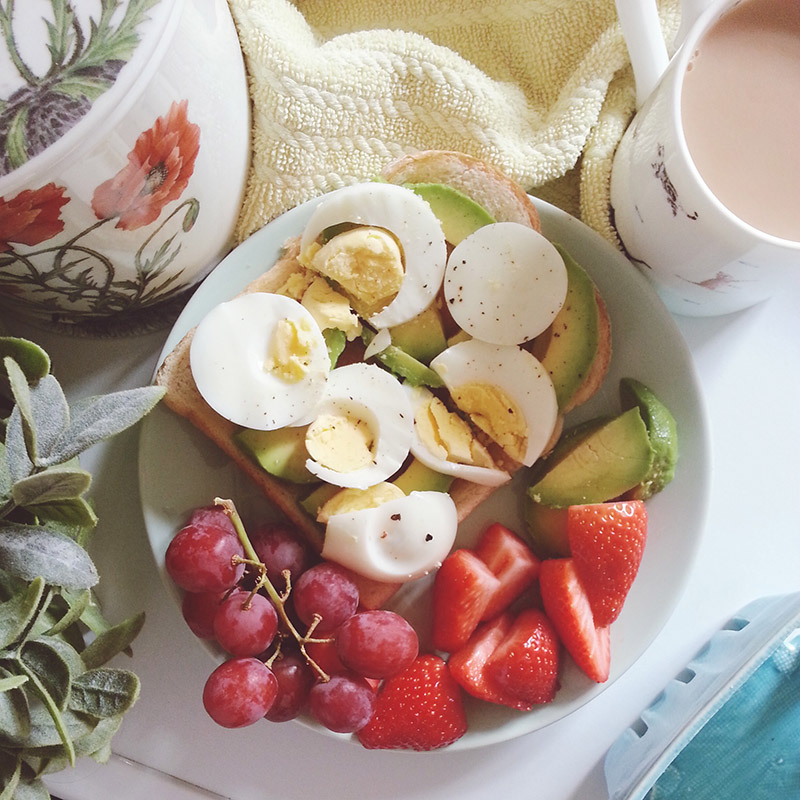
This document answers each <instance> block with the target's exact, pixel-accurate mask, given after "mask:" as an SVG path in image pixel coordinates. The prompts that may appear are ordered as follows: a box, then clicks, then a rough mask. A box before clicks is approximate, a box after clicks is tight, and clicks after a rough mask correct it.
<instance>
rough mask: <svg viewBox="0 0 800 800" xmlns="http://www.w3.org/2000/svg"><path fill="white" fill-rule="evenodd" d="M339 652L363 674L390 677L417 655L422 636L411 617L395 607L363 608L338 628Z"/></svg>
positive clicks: (342, 658)
mask: <svg viewBox="0 0 800 800" xmlns="http://www.w3.org/2000/svg"><path fill="white" fill-rule="evenodd" d="M336 652H337V653H338V654H339V658H340V659H341V661H342V663H343V664H344V665H345V666H346V667H347V668H349V669H351V670H353V671H354V672H357V673H358V674H359V675H363V676H364V677H366V678H388V677H389V676H390V675H394V674H395V673H397V672H400V671H401V670H404V669H405V668H406V667H407V666H409V665H410V664H411V662H412V661H413V660H414V659H415V658H416V657H417V654H418V653H419V639H418V638H417V632H416V631H415V630H414V628H412V627H411V625H410V624H409V623H408V621H407V620H405V619H404V618H403V617H401V616H400V614H396V613H395V612H394V611H386V610H383V609H376V610H374V611H359V612H358V613H357V614H354V615H353V616H352V617H350V619H347V620H345V621H344V622H343V623H342V624H341V626H340V627H339V629H338V631H337V632H336Z"/></svg>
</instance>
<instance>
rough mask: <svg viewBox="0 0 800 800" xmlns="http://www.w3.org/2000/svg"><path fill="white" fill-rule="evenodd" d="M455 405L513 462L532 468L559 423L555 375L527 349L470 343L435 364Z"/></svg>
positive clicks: (445, 353)
mask: <svg viewBox="0 0 800 800" xmlns="http://www.w3.org/2000/svg"><path fill="white" fill-rule="evenodd" d="M431 369H433V370H434V371H435V372H437V373H438V374H439V376H440V377H441V378H442V381H443V382H444V384H445V386H446V387H447V389H448V391H449V392H450V396H451V398H452V399H453V402H454V403H455V404H456V405H457V406H458V408H459V409H461V410H462V411H463V412H465V413H466V414H468V415H469V417H470V419H471V420H472V422H473V423H474V424H475V425H477V427H479V428H480V429H481V430H483V431H484V432H485V433H486V434H488V436H489V437H490V438H491V439H493V440H494V441H495V442H496V443H497V444H498V445H499V446H500V447H501V448H502V449H503V451H504V452H505V453H506V454H507V455H508V456H510V457H511V458H512V459H513V460H514V461H517V462H519V463H521V464H525V465H526V466H531V464H533V462H534V461H536V459H537V458H539V456H540V455H541V454H542V453H543V452H544V449H545V447H546V446H547V444H548V442H549V441H550V439H551V437H552V435H553V431H554V429H555V425H556V421H557V419H558V403H557V401H556V393H555V389H553V383H552V381H551V380H550V376H549V375H548V374H547V371H546V370H545V368H544V367H543V366H542V364H541V363H540V362H539V361H538V359H536V358H535V357H534V356H532V355H531V354H530V353H529V352H528V351H527V350H523V349H522V348H520V347H516V346H513V345H495V344H490V343H488V342H483V341H479V340H478V339H470V340H468V341H465V342H459V343H458V344H454V345H452V346H451V347H448V348H447V349H446V350H444V351H443V352H441V353H440V354H439V355H438V356H436V358H434V359H433V361H431Z"/></svg>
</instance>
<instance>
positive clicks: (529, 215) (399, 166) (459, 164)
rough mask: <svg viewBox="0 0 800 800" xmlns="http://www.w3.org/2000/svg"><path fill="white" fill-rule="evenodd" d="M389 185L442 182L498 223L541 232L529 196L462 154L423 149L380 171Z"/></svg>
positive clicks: (512, 182) (478, 162)
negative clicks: (526, 227) (468, 198)
mask: <svg viewBox="0 0 800 800" xmlns="http://www.w3.org/2000/svg"><path fill="white" fill-rule="evenodd" d="M382 174H383V177H384V178H385V179H386V180H387V181H389V182H390V183H401V184H402V183H444V184H447V185H448V186H452V187H453V188H454V189H458V191H460V192H463V193H464V194H465V195H467V196H468V197H471V198H472V199H473V200H474V201H475V202H476V203H478V204H479V205H481V206H483V207H484V208H485V209H486V210H487V211H488V212H489V213H490V214H491V215H492V216H493V217H494V218H495V219H496V220H497V221H498V222H501V221H502V222H519V223H520V224H522V225H528V226H529V227H531V228H533V229H534V230H537V231H538V230H541V226H540V224H539V212H538V211H537V210H536V206H535V205H534V204H533V201H532V200H531V198H530V196H529V195H528V194H527V193H526V192H524V191H523V190H522V188H521V187H520V186H519V184H517V183H516V182H514V181H512V180H511V179H510V178H509V177H507V176H506V175H505V174H503V173H502V172H500V170H498V169H495V168H494V167H492V166H490V165H489V164H486V163H484V162H483V161H480V160H478V159H476V158H473V157H472V156H468V155H465V154H464V153H456V152H453V151H449V150H423V151H422V152H420V153H413V154H412V155H407V156H403V157H402V158H399V159H397V160H396V161H393V162H392V163H391V164H389V165H388V166H387V167H386V168H385V169H384V170H383V173H382Z"/></svg>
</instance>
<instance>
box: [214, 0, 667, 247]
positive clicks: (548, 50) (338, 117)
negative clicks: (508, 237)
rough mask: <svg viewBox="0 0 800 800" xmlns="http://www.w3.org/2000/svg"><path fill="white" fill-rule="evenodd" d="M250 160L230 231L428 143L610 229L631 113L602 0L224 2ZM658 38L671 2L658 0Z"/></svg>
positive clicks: (610, 7)
mask: <svg viewBox="0 0 800 800" xmlns="http://www.w3.org/2000/svg"><path fill="white" fill-rule="evenodd" d="M229 4H230V8H231V11H232V13H233V17H234V20H235V22H236V25H237V29H238V32H239V37H240V41H241V45H242V50H243V52H244V55H245V63H246V67H247V71H248V76H249V80H250V91H251V97H252V104H253V157H252V166H251V172H250V176H249V180H248V185H247V189H246V194H245V198H244V202H243V206H242V211H241V217H240V220H239V225H238V230H237V236H238V238H239V240H243V239H244V238H246V237H247V236H249V235H250V234H251V233H253V232H254V231H255V230H257V229H258V228H260V227H261V226H262V225H264V223H266V222H268V221H269V220H270V219H272V218H273V217H275V216H277V215H279V214H281V213H283V212H284V211H286V210H287V209H289V208H291V207H293V206H295V205H297V204H298V203H301V202H303V201H305V200H308V199H310V198H312V197H315V196H317V195H319V194H322V193H323V192H328V191H330V190H332V189H335V188H338V187H340V186H343V185H346V184H349V183H354V182H357V181H360V180H365V179H369V178H371V177H373V176H374V175H376V174H377V173H378V172H380V170H381V168H382V167H383V166H384V165H385V164H386V163H387V162H388V161H390V160H392V159H393V158H395V157H397V156H399V155H401V154H404V153H408V152H412V151H415V150H424V149H429V148H437V149H449V150H460V151H463V152H466V153H470V154H472V155H475V156H478V157H480V158H483V159H485V160H486V161H488V162H490V163H493V164H495V165H497V166H498V167H500V168H501V169H503V170H504V171H505V172H507V173H508V174H509V175H511V176H512V177H513V178H515V179H516V180H517V181H518V182H519V183H520V184H521V185H522V186H524V187H525V188H526V189H528V190H529V191H531V193H532V194H535V195H537V196H539V197H542V198H543V199H546V200H548V201H550V202H552V203H554V204H556V205H558V206H560V207H561V208H564V209H565V210H566V211H568V212H570V213H572V214H575V215H576V216H580V217H581V218H582V219H583V220H584V222H586V223H587V224H588V225H590V226H591V227H593V228H595V229H596V230H598V231H599V232H601V233H602V234H603V235H605V236H606V237H607V238H609V239H611V240H614V233H613V229H612V227H611V224H610V222H609V218H608V192H609V189H608V185H609V176H610V169H611V159H612V157H613V153H614V149H615V147H616V145H617V143H618V141H619V139H620V137H621V136H622V133H623V131H624V129H625V127H626V126H627V124H628V122H629V121H630V118H631V116H632V115H633V111H634V102H635V95H634V83H633V76H632V73H631V70H630V61H629V58H628V51H627V48H626V46H625V43H624V40H623V39H622V34H621V31H620V26H619V23H618V20H617V16H616V11H615V7H614V0H496V1H495V2H491V3H487V2H485V0H435V2H432V0H327V1H326V2H323V0H295V2H294V3H292V2H289V0H229ZM659 13H660V17H661V21H662V28H663V30H664V34H665V38H666V41H667V42H671V41H672V39H673V37H674V34H675V32H676V30H677V27H678V23H679V6H678V0H662V2H660V3H659Z"/></svg>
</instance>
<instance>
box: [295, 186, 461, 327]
mask: <svg viewBox="0 0 800 800" xmlns="http://www.w3.org/2000/svg"><path fill="white" fill-rule="evenodd" d="M343 222H351V223H355V224H357V225H369V226H373V227H377V228H383V229H384V230H387V231H389V232H390V233H392V234H393V235H394V236H395V238H396V239H397V241H398V242H399V244H400V247H401V249H402V251H403V263H404V266H405V275H404V277H403V283H402V285H401V287H400V291H399V292H398V293H397V295H396V296H395V298H394V299H393V300H392V302H391V303H389V305H387V306H386V307H385V308H383V309H382V310H381V311H379V312H378V313H376V314H373V315H372V316H370V317H369V318H368V321H369V322H370V323H371V324H372V325H373V326H374V327H376V328H388V327H391V326H393V325H400V324H401V323H403V322H407V321H408V320H410V319H412V318H413V317H415V316H416V315H417V314H419V313H420V312H422V311H424V310H425V309H426V308H427V307H428V306H429V305H430V304H431V302H432V301H433V300H434V298H435V297H436V295H437V293H438V291H439V288H440V287H441V285H442V280H443V279H444V270H445V263H446V261H447V244H446V242H445V238H444V234H443V233H442V225H441V223H440V222H439V219H438V217H437V216H436V215H435V214H434V213H433V211H432V210H431V207H430V206H429V205H428V204H427V203H426V202H425V201H424V200H423V199H422V198H421V197H419V195H417V194H415V193H414V192H412V191H411V190H410V189H406V188H405V187H403V186H398V185H395V184H392V183H358V184H355V185H353V186H346V187H344V188H342V189H337V190H336V191H334V192H331V193H330V194H328V195H325V196H324V197H323V199H322V201H321V202H320V204H319V205H318V206H317V207H316V208H315V209H314V211H313V212H312V214H311V217H310V219H309V221H308V223H307V224H306V227H305V230H304V231H303V235H302V238H301V240H300V251H301V252H304V251H305V249H306V248H307V247H308V245H310V244H311V243H312V242H314V241H315V240H316V239H317V238H318V237H319V235H320V234H321V233H322V231H323V230H325V229H326V228H330V227H331V226H333V225H338V224H340V223H343Z"/></svg>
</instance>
